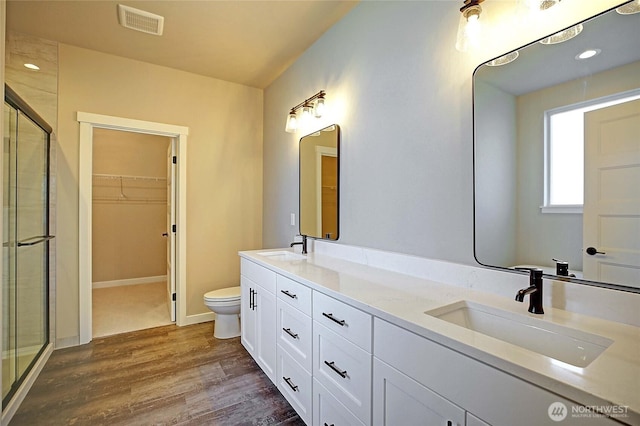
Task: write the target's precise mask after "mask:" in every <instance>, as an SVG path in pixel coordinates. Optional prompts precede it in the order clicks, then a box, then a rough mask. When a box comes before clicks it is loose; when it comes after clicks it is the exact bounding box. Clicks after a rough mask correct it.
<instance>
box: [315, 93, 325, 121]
mask: <svg viewBox="0 0 640 426" xmlns="http://www.w3.org/2000/svg"><path fill="white" fill-rule="evenodd" d="M324 108H325V106H324V98H318V99H317V100H316V105H315V107H314V108H313V114H314V115H315V116H316V118H320V117H322V114H324Z"/></svg>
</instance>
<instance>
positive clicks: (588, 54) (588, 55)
mask: <svg viewBox="0 0 640 426" xmlns="http://www.w3.org/2000/svg"><path fill="white" fill-rule="evenodd" d="M600 52H601V50H600V49H587V50H585V51H584V52H582V53H580V54H578V55H576V59H577V60H581V59H589V58H593V57H594V56H596V55H598V54H600Z"/></svg>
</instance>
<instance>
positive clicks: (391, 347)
mask: <svg viewBox="0 0 640 426" xmlns="http://www.w3.org/2000/svg"><path fill="white" fill-rule="evenodd" d="M315 246H316V247H317V248H320V249H321V250H316V251H315V253H310V254H308V255H307V256H303V255H300V254H298V253H293V252H291V251H287V250H262V251H245V252H241V253H240V256H241V258H242V259H241V275H242V277H241V286H242V344H243V345H244V347H245V348H246V349H247V351H249V353H250V354H251V356H252V357H253V358H254V359H255V360H256V362H257V363H258V365H259V366H260V367H261V368H262V370H263V371H264V372H265V374H266V375H267V376H268V377H269V378H270V379H271V380H272V381H273V383H274V384H275V385H276V386H277V387H278V389H279V390H280V392H281V393H282V394H283V395H284V396H285V398H286V399H287V400H288V401H289V402H290V403H291V405H292V406H293V407H294V408H295V410H296V411H297V412H298V414H299V415H300V417H301V418H302V419H303V420H304V421H305V422H306V423H307V424H309V425H319V426H324V425H327V426H328V425H335V426H338V425H389V426H398V425H417V424H425V425H447V426H450V425H458V426H460V425H471V426H479V425H495V426H499V425H505V426H509V425H516V424H517V425H519V426H520V425H522V426H526V425H531V426H540V425H546V424H548V425H552V424H556V423H558V422H561V424H567V425H615V424H630V425H632V424H640V380H638V378H640V347H639V345H638V342H639V341H640V329H639V328H638V327H634V326H631V325H626V324H622V323H617V322H613V321H607V320H602V319H598V318H594V317H589V316H584V315H580V314H576V313H572V312H568V311H563V310H560V309H554V308H552V307H550V306H548V301H547V302H545V303H547V306H545V314H544V315H533V314H529V313H527V310H526V306H524V305H523V304H520V303H517V302H515V301H514V300H513V298H512V297H508V298H507V297H504V296H501V295H497V294H495V293H494V292H491V291H484V290H485V289H486V288H489V287H491V285H493V284H495V283H497V284H498V285H502V284H503V282H505V281H513V284H512V287H513V288H512V289H511V288H510V289H508V290H507V291H508V292H513V294H515V289H517V288H519V287H522V286H523V283H526V277H522V276H519V275H515V274H506V273H504V272H502V271H493V270H488V269H486V268H480V267H473V266H466V265H454V264H447V263H446V262H438V261H430V260H428V259H421V258H415V257H412V256H404V255H399V254H394V253H385V252H380V251H375V250H370V249H360V248H351V247H348V246H342V245H341V246H337V245H335V244H330V243H324V242H318V241H316V242H315ZM322 247H325V249H322ZM326 247H334V248H333V249H330V250H334V251H335V252H334V253H328V252H329V251H330V250H328V249H326ZM347 252H350V254H349V255H347V256H343V255H344V254H345V253H347ZM353 253H356V255H353ZM328 254H329V255H328ZM345 259H348V260H345ZM394 269H395V270H402V271H406V272H407V274H401V273H398V272H394V271H393V270H394ZM452 271H453V272H455V273H454V274H452V273H451V272H452ZM456 271H457V272H456ZM409 274H410V275H409ZM425 275H432V276H433V278H431V279H430V278H425ZM445 275H446V276H448V277H449V279H448V280H443V279H442V277H443V276H445ZM456 282H457V284H456ZM548 284H549V281H547V280H545V285H548ZM478 288H481V289H482V290H477V289H478ZM552 293H553V291H552ZM549 297H551V296H549ZM487 318H489V319H492V320H493V321H494V323H493V325H492V324H489V325H487ZM489 322H490V321H489ZM483 327H485V328H483ZM532 330H538V331H540V330H542V331H543V334H542V335H540V334H538V335H537V334H535V331H532ZM500 332H503V333H505V334H504V335H500V334H499V333H500ZM531 333H533V334H531ZM553 339H556V340H553ZM583 343H584V344H583ZM530 344H531V345H530ZM553 351H555V352H553ZM592 410H598V411H601V412H603V411H607V412H608V413H610V414H611V417H612V418H607V417H605V416H602V415H601V414H597V413H594V412H593V411H592Z"/></svg>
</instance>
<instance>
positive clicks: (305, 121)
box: [300, 104, 313, 127]
mask: <svg viewBox="0 0 640 426" xmlns="http://www.w3.org/2000/svg"><path fill="white" fill-rule="evenodd" d="M312 115H313V114H312V113H311V105H309V104H306V105H305V106H303V107H302V115H301V116H300V127H305V126H308V125H309V121H310V120H311V117H312Z"/></svg>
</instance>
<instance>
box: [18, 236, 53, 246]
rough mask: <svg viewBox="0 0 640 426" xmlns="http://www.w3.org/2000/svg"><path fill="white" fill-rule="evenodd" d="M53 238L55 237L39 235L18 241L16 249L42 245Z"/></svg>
mask: <svg viewBox="0 0 640 426" xmlns="http://www.w3.org/2000/svg"><path fill="white" fill-rule="evenodd" d="M54 238H55V235H40V236H37V237H29V238H25V239H24V240H20V241H18V247H25V246H35V245H36V244H40V243H44V242H45V241H49V240H52V239H54Z"/></svg>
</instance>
